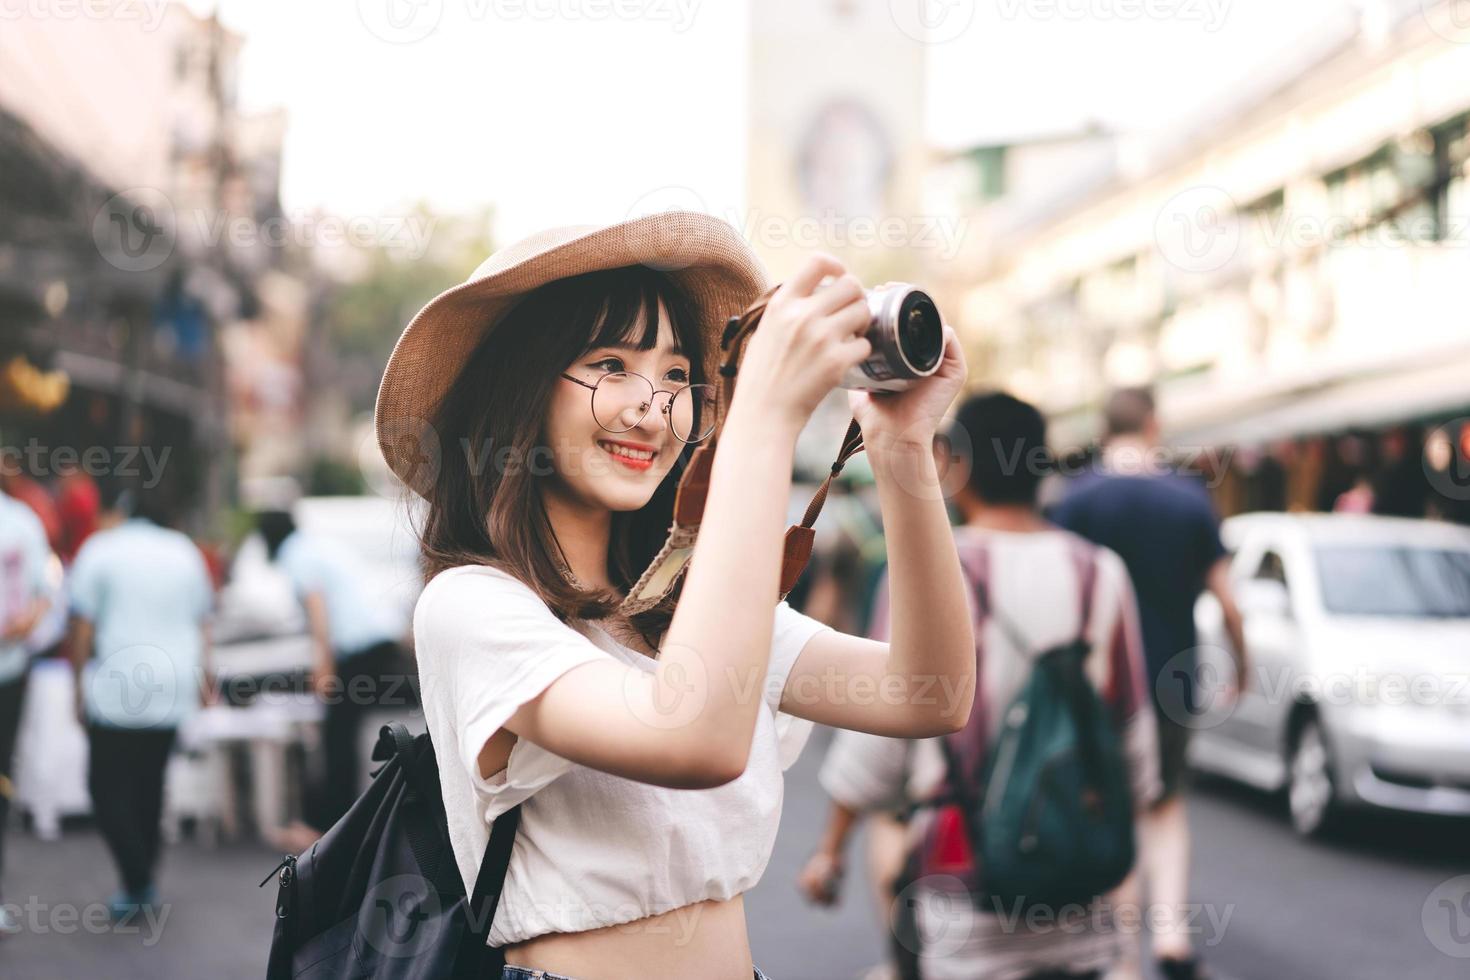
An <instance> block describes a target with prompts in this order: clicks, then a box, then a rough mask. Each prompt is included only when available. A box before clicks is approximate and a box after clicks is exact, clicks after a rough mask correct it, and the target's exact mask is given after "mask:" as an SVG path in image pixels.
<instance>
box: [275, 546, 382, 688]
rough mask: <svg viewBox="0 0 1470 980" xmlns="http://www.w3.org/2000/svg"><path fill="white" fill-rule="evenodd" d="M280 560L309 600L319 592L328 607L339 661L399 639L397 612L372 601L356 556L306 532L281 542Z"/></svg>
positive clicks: (328, 629) (293, 583)
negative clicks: (395, 620)
mask: <svg viewBox="0 0 1470 980" xmlns="http://www.w3.org/2000/svg"><path fill="white" fill-rule="evenodd" d="M275 561H276V564H277V565H278V566H279V567H280V569H281V570H282V571H283V572H285V573H286V576H287V578H289V579H290V580H291V584H292V585H293V586H294V587H295V589H296V594H297V595H298V596H299V597H300V598H301V599H303V600H304V599H305V598H306V596H307V595H308V594H310V593H312V592H316V593H319V594H320V595H321V596H322V600H323V602H324V603H325V605H326V607H327V609H326V611H327V632H328V636H329V640H330V642H331V645H332V651H333V653H334V654H335V656H336V657H337V658H338V659H341V658H344V657H350V656H352V655H353V654H357V653H362V652H363V651H365V650H368V649H370V648H371V647H374V646H376V645H378V644H379V643H390V642H397V641H398V629H397V626H396V624H395V622H394V619H393V616H392V614H391V612H390V611H389V610H388V609H387V608H385V607H384V606H383V605H382V604H381V603H374V602H372V601H371V600H370V598H369V595H368V590H367V589H366V588H365V587H364V585H363V580H362V573H361V572H360V571H359V570H358V568H357V567H356V566H355V565H354V563H353V558H352V556H351V555H349V554H347V553H346V552H345V551H343V550H342V549H341V548H338V547H336V546H335V545H333V544H332V542H330V541H328V540H325V539H323V538H321V537H318V536H316V535H312V534H309V533H306V532H303V531H300V530H296V531H292V532H291V533H290V534H289V535H288V536H287V537H286V539H285V540H284V541H282V542H281V548H280V551H278V552H277V553H276V558H275Z"/></svg>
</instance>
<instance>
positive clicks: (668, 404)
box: [561, 371, 719, 446]
mask: <svg viewBox="0 0 1470 980" xmlns="http://www.w3.org/2000/svg"><path fill="white" fill-rule="evenodd" d="M615 374H627V375H631V376H633V377H635V378H642V379H643V382H644V383H645V384H647V385H648V387H649V388H650V389H651V390H652V391H653V394H652V395H650V396H649V398H648V408H645V409H644V410H643V414H642V415H641V416H640V417H639V419H638V421H637V422H634V423H633V424H632V425H630V426H628V427H627V428H626V429H609V428H608V427H607V426H605V425H603V424H602V422H601V420H599V419H598V418H597V413H596V412H595V411H594V412H593V413H592V420H593V421H594V422H596V423H597V425H598V426H599V427H600V428H601V429H602V430H603V431H604V432H612V433H623V432H631V431H633V429H635V428H637V427H638V426H640V425H642V424H643V420H644V419H646V418H648V412H649V409H651V408H653V402H654V400H655V399H656V398H658V396H659V395H668V396H669V397H668V400H666V401H665V402H664V407H663V408H661V409H659V414H660V415H662V416H664V421H665V423H666V424H667V425H668V427H669V431H670V432H671V433H673V435H674V438H675V439H678V440H679V441H680V442H682V443H683V444H684V445H686V446H697V445H699V444H700V443H702V442H705V441H706V440H708V439H709V437H710V436H712V435H714V432H715V425H711V426H710V430H709V432H708V433H706V434H705V435H702V436H700V437H699V438H698V439H685V438H684V437H682V436H680V435H679V433H677V432H674V420H673V419H672V418H670V417H669V416H670V413H671V412H672V411H673V408H672V406H673V404H674V399H675V398H677V397H679V392H681V391H683V390H684V389H686V388H694V387H701V388H708V389H710V391H712V392H714V396H713V398H711V401H712V402H718V399H719V390H718V389H717V388H716V387H715V386H714V385H712V384H707V383H706V382H703V381H700V382H694V381H689V382H685V383H684V384H682V385H680V386H679V387H678V388H676V389H675V390H673V391H670V390H668V389H667V388H655V387H654V384H653V382H652V381H649V380H648V378H647V376H646V375H642V374H639V373H638V372H637V371H609V372H608V373H607V374H604V375H603V376H602V377H600V378H598V379H597V380H596V381H595V382H593V383H591V384H588V383H587V382H586V381H583V380H582V379H581V378H578V377H574V376H573V375H570V374H568V373H567V372H565V371H563V372H562V373H561V376H562V377H563V378H566V379H567V380H568V381H572V382H575V383H576V384H579V385H581V386H582V387H583V388H589V389H591V391H592V397H593V398H596V397H597V386H598V385H600V384H602V382H603V381H605V380H607V379H608V378H611V377H612V376H613V375H615Z"/></svg>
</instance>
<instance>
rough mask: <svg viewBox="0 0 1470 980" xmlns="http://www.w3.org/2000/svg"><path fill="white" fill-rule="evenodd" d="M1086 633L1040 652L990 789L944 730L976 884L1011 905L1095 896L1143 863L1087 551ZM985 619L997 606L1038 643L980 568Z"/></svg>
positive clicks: (1016, 637) (988, 905)
mask: <svg viewBox="0 0 1470 980" xmlns="http://www.w3.org/2000/svg"><path fill="white" fill-rule="evenodd" d="M1084 567H1085V572H1084V574H1083V576H1082V590H1081V591H1082V617H1081V622H1082V626H1081V628H1080V630H1079V631H1078V636H1077V639H1075V640H1073V641H1072V642H1070V643H1067V644H1064V645H1062V646H1058V647H1053V648H1052V649H1049V650H1046V651H1044V652H1042V653H1040V654H1038V655H1037V656H1036V657H1035V658H1034V666H1033V668H1032V670H1031V675H1030V677H1029V678H1028V680H1027V681H1026V683H1025V684H1024V686H1023V687H1022V689H1021V691H1020V693H1019V694H1018V695H1017V696H1016V698H1015V700H1013V701H1012V702H1011V703H1010V705H1009V706H1008V707H1007V708H1006V711H1005V715H1004V717H1003V719H1002V721H1001V726H1000V730H999V732H998V733H997V735H996V737H995V738H994V739H993V740H992V742H991V745H990V747H989V750H988V752H987V755H986V760H985V767H984V777H983V781H982V783H981V785H980V786H979V787H977V786H974V785H973V780H970V779H967V778H965V771H964V768H963V767H962V766H960V765H959V764H958V760H957V758H956V753H955V747H954V745H953V744H951V743H950V741H949V738H942V739H940V740H939V741H940V745H941V746H942V747H943V749H944V755H945V762H946V764H947V768H948V783H949V786H950V789H951V792H952V795H950V796H948V799H950V800H952V801H954V802H957V803H958V804H959V806H960V811H961V814H962V815H963V817H964V826H965V828H966V830H967V831H968V832H969V839H970V845H971V851H972V853H973V854H974V855H975V859H976V867H977V870H978V872H979V878H978V884H979V886H980V887H979V889H978V890H977V891H975V892H973V893H972V897H973V899H974V900H975V903H976V905H977V907H980V908H981V909H982V910H983V911H988V912H995V913H1002V912H1012V911H1014V910H1016V909H1017V908H1019V909H1028V908H1031V907H1036V906H1044V907H1048V908H1050V909H1052V910H1053V911H1056V910H1058V909H1060V908H1061V907H1062V906H1064V905H1070V904H1074V903H1078V904H1086V903H1088V902H1090V901H1091V900H1092V899H1093V898H1094V897H1095V896H1098V895H1101V894H1103V893H1104V892H1107V891H1108V890H1110V889H1112V888H1114V887H1116V886H1117V885H1118V884H1119V883H1121V882H1122V881H1123V879H1124V878H1125V877H1127V875H1128V872H1129V871H1130V870H1131V869H1132V867H1133V863H1134V855H1135V846H1134V839H1133V809H1134V808H1133V798H1132V790H1131V787H1130V784H1129V780H1128V769H1127V765H1126V763H1125V762H1124V759H1123V753H1122V747H1121V744H1120V740H1119V738H1118V735H1117V733H1116V732H1115V731H1114V729H1113V726H1112V725H1111V724H1110V723H1109V719H1108V716H1107V708H1106V707H1105V706H1104V704H1103V702H1102V699H1101V698H1099V697H1098V695H1097V692H1096V690H1094V688H1093V686H1092V682H1091V680H1089V679H1088V677H1087V674H1086V670H1085V664H1086V662H1087V656H1088V653H1089V651H1090V644H1089V643H1088V642H1087V639H1086V635H1087V626H1088V621H1089V617H1090V612H1091V606H1092V592H1093V584H1094V582H1095V581H1096V576H1097V565H1096V558H1095V556H1094V555H1091V554H1089V556H1088V557H1087V559H1086V564H1085V566H1084ZM974 581H976V582H977V583H978V584H977V598H978V599H979V607H980V608H979V614H980V622H981V623H983V622H984V618H985V617H986V616H989V615H993V616H994V617H995V619H996V622H997V623H998V624H999V625H1000V627H1001V628H1002V629H1003V630H1004V631H1005V632H1006V634H1007V636H1008V637H1009V638H1010V640H1011V642H1012V644H1014V645H1015V646H1016V648H1017V649H1018V650H1021V651H1023V652H1024V651H1026V650H1027V649H1028V648H1027V645H1026V643H1025V641H1024V640H1023V639H1022V637H1021V635H1020V633H1019V631H1018V630H1017V629H1016V628H1015V627H1014V625H1013V624H1012V623H1011V622H1010V621H1009V620H1007V619H1006V617H1005V616H1004V615H1003V614H1002V613H1001V612H1000V611H999V610H991V609H990V608H989V600H988V593H987V590H986V588H985V586H984V581H983V579H979V578H976V579H975V580H974Z"/></svg>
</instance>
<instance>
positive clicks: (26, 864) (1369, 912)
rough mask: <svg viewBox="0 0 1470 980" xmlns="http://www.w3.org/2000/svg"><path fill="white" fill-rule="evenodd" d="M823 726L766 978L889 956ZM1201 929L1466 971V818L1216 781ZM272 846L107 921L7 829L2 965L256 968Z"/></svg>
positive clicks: (797, 820)
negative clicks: (1338, 806) (1321, 820)
mask: <svg viewBox="0 0 1470 980" xmlns="http://www.w3.org/2000/svg"><path fill="white" fill-rule="evenodd" d="M829 736H830V733H829V732H828V731H826V730H824V729H818V731H817V732H816V733H815V734H814V735H813V737H812V740H811V743H810V744H809V745H808V746H807V750H806V752H804V753H803V755H802V758H801V759H800V760H799V761H798V762H797V764H796V765H795V766H793V767H792V769H791V770H790V771H789V772H788V773H787V796H786V804H785V810H784V813H783V816H782V822H781V830H780V834H779V836H778V838H777V842H776V848H775V852H774V854H773V855H772V857H771V862H770V865H769V866H768V868H767V869H766V874H765V877H764V879H763V880H762V881H761V883H760V885H759V886H757V887H756V888H755V889H754V890H753V891H752V892H751V893H749V894H747V895H746V910H747V915H748V919H749V924H750V936H751V946H752V949H753V950H754V953H755V961H756V963H757V964H758V965H759V966H760V967H761V969H762V970H763V971H765V972H766V973H767V974H769V975H770V976H771V977H772V978H773V980H855V978H859V977H862V976H863V975H864V974H865V973H866V972H867V971H868V970H869V969H870V968H871V967H872V966H874V965H875V964H878V963H879V962H880V961H881V960H882V957H883V952H884V944H883V939H882V935H881V933H880V932H879V929H878V927H877V925H876V911H875V910H874V909H873V908H872V906H871V902H870V900H869V898H868V892H867V886H866V882H865V881H864V880H863V879H864V869H863V860H862V855H863V851H862V849H861V848H862V841H861V840H858V841H857V842H855V843H856V845H857V846H855V847H854V848H853V850H852V852H851V854H850V861H849V864H850V867H851V869H852V870H851V872H850V874H849V881H848V883H847V887H846V890H845V894H844V899H843V902H842V904H841V905H840V906H839V907H837V908H836V909H834V910H817V909H813V908H811V907H810V906H808V905H806V904H805V903H804V902H803V901H802V900H801V898H800V897H799V896H798V894H797V892H796V888H795V884H794V881H795V876H796V873H797V871H798V869H799V868H800V867H801V864H802V862H803V861H804V860H805V859H806V857H807V855H808V854H810V852H811V849H812V847H813V846H814V844H815V843H816V840H817V837H818V834H819V832H820V827H821V822H822V820H823V819H824V818H825V809H826V800H825V798H824V796H823V794H822V792H821V790H820V788H819V787H818V786H817V783H816V772H817V769H818V767H819V766H820V764H821V760H822V756H823V753H824V751H825V748H826V744H827V741H828V739H829ZM1190 813H1191V824H1192V827H1193V831H1194V839H1195V843H1196V845H1197V847H1198V858H1197V864H1196V873H1195V888H1194V891H1195V896H1196V899H1197V901H1198V902H1200V903H1201V905H1202V909H1201V913H1200V914H1199V915H1198V917H1197V921H1198V923H1199V928H1200V932H1199V934H1198V941H1199V944H1200V946H1201V947H1202V949H1203V950H1204V952H1205V955H1206V956H1207V958H1208V960H1209V962H1210V964H1211V965H1212V966H1213V967H1214V968H1215V971H1216V973H1217V975H1218V976H1219V977H1220V978H1221V980H1385V978H1390V980H1400V978H1402V980H1451V978H1455V980H1464V978H1465V977H1467V976H1470V897H1467V896H1470V877H1467V878H1465V879H1464V880H1459V881H1457V880H1456V879H1457V878H1459V876H1462V875H1470V827H1467V826H1466V825H1464V824H1459V825H1457V824H1451V823H1441V822H1433V821H1423V820H1407V819H1397V818H1395V819H1375V820H1371V821H1358V822H1357V823H1356V824H1355V825H1354V826H1352V827H1350V828H1349V830H1348V832H1347V833H1345V834H1344V835H1343V836H1342V837H1341V838H1340V839H1339V840H1337V841H1334V842H1332V843H1329V844H1311V843H1304V842H1301V841H1299V840H1298V839H1296V838H1295V837H1294V836H1293V834H1292V833H1291V831H1290V828H1289V827H1288V825H1287V823H1286V821H1285V819H1284V817H1283V816H1282V814H1281V803H1280V802H1279V800H1276V799H1273V798H1270V797H1265V796H1261V795H1259V794H1255V793H1251V792H1246V791H1244V790H1238V789H1235V788H1232V787H1229V786H1226V785H1225V784H1222V783H1219V782H1215V781H1205V782H1201V783H1200V784H1199V786H1198V787H1197V792H1196V794H1195V797H1194V800H1193V802H1192V804H1191V810H1190ZM277 858H278V855H276V854H275V853H274V852H272V851H270V850H269V849H268V848H266V847H264V846H262V845H254V844H250V845H246V844H234V845H226V846H223V847H220V848H217V849H216V848H208V847H205V846H203V845H201V844H199V843H196V842H192V841H184V842H181V843H179V844H177V845H175V846H173V847H170V848H168V849H167V851H166V854H165V858H164V865H163V868H162V871H161V874H160V879H161V880H160V890H161V893H162V897H163V899H164V900H165V902H166V904H167V909H166V917H163V918H162V919H161V920H139V921H138V922H135V923H130V924H128V926H127V927H126V928H117V927H105V926H102V925H101V923H102V921H103V920H104V918H105V917H104V915H103V905H102V903H103V902H105V900H106V898H107V896H108V895H109V894H110V893H111V892H112V890H113V889H114V888H115V886H116V879H115V876H114V873H113V870H112V865H111V861H110V860H109V858H108V856H107V853H106V850H105V849H104V847H103V845H102V842H101V840H100V838H99V837H98V836H97V834H96V831H95V830H94V829H92V828H91V827H89V826H87V825H86V824H79V825H68V827H67V828H66V833H65V835H64V837H63V838H62V840H61V841H59V842H55V843H43V842H40V841H37V840H36V839H35V838H34V837H32V836H31V835H30V834H28V833H26V832H25V831H23V830H20V829H18V828H13V829H12V830H11V833H10V837H9V847H8V849H7V868H6V873H5V880H4V882H3V885H4V899H5V901H6V902H7V903H10V904H12V905H14V906H19V907H20V913H21V917H22V922H23V925H24V926H25V931H24V932H22V933H21V934H20V935H16V936H9V937H5V938H3V939H0V978H3V980H73V978H76V980H81V978H88V980H91V978H97V977H100V978H104V980H174V978H189V980H192V978H201V980H204V978H207V980H235V978H241V980H245V978H250V980H258V978H260V977H262V976H264V972H265V961H266V954H267V950H268V947H269V943H270V931H271V926H272V923H273V921H274V919H273V914H272V912H273V900H274V894H275V890H274V882H272V884H271V885H270V886H267V887H266V888H264V889H260V888H257V887H256V885H257V884H258V883H259V882H260V880H261V879H262V878H264V877H265V876H266V874H267V873H268V872H269V871H270V870H271V867H272V866H273V865H274V864H275V862H276V860H277Z"/></svg>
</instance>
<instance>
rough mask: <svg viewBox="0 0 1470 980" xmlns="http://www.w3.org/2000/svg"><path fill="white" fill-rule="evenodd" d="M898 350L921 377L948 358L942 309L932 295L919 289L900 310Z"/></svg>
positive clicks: (911, 293) (914, 291) (907, 297)
mask: <svg viewBox="0 0 1470 980" xmlns="http://www.w3.org/2000/svg"><path fill="white" fill-rule="evenodd" d="M897 327H898V349H899V351H900V352H902V354H903V358H904V360H906V361H908V363H909V364H910V365H911V366H912V367H913V368H914V370H915V371H916V372H918V373H919V374H926V373H928V372H929V371H930V369H932V368H933V367H934V366H935V365H936V364H938V363H939V359H940V358H941V357H943V356H944V325H943V324H942V323H941V322H940V320H939V308H938V307H936V306H935V305H934V301H933V300H932V299H930V298H929V296H928V294H926V293H923V292H920V291H919V290H917V289H915V290H912V291H910V292H909V294H908V295H906V296H905V297H904V298H903V303H902V304H901V305H900V306H899V308H898V324H897Z"/></svg>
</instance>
